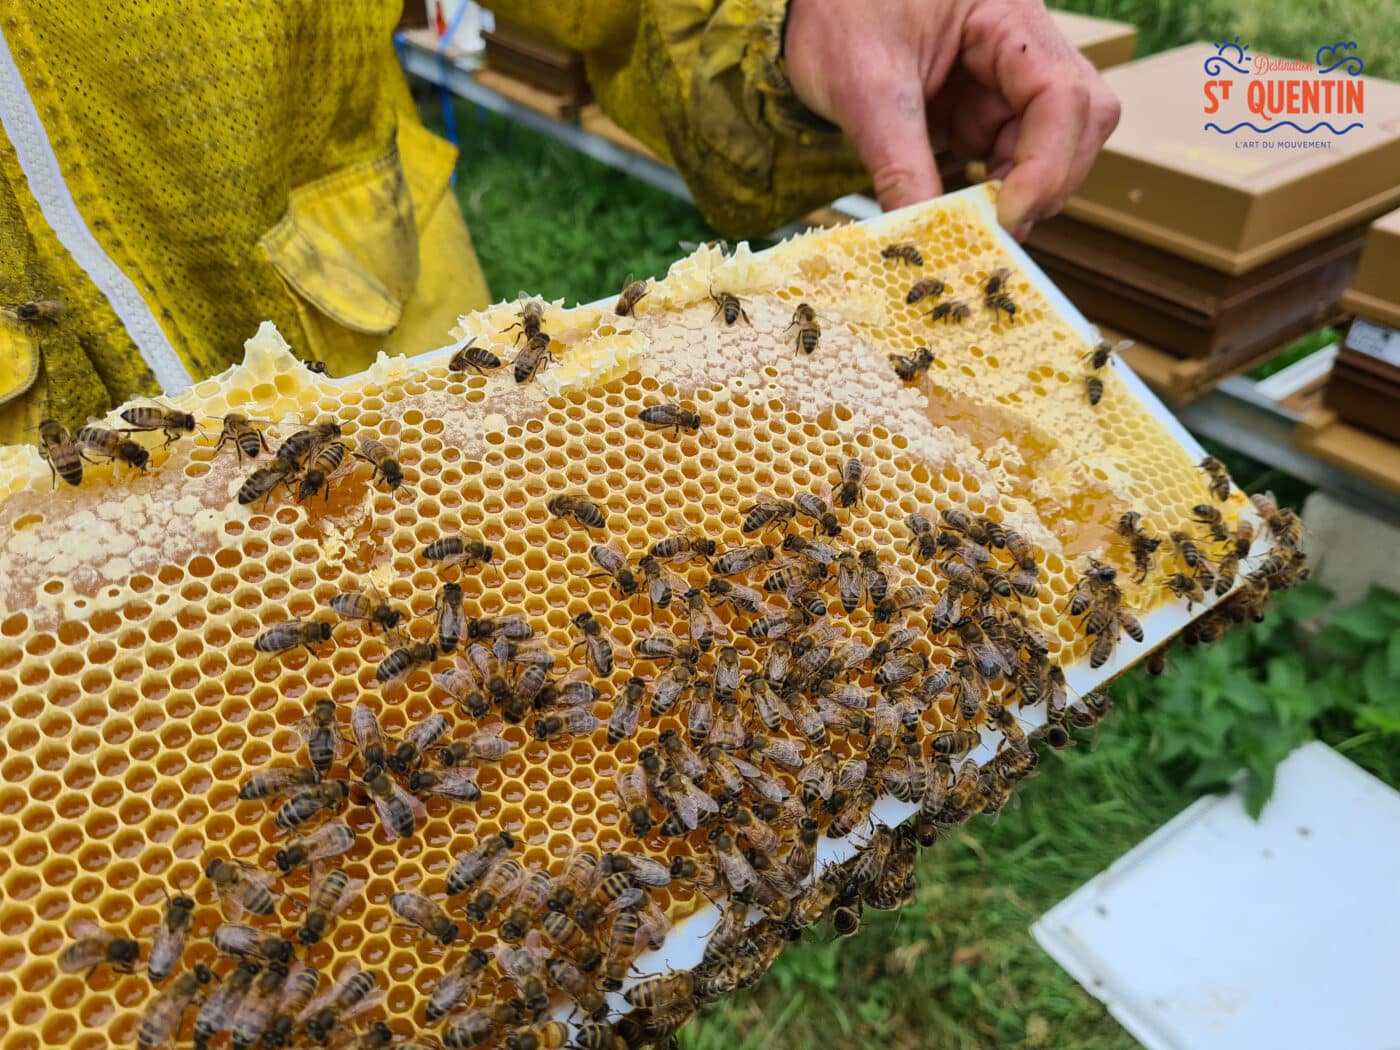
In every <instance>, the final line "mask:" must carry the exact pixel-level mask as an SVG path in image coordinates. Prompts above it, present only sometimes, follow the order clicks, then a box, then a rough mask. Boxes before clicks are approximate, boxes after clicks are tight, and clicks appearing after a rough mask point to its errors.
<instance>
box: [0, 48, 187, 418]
mask: <svg viewBox="0 0 1400 1050" xmlns="http://www.w3.org/2000/svg"><path fill="white" fill-rule="evenodd" d="M0 126H3V127H4V129H5V134H6V135H7V136H8V137H9V140H10V144H11V145H12V146H13V147H14V150H15V155H16V157H18V159H19V166H20V168H21V169H22V170H23V171H24V175H25V177H26V178H27V179H28V180H29V191H30V192H31V193H32V194H34V199H35V200H36V201H37V202H38V204H39V210H40V211H42V212H43V213H44V219H45V221H47V222H48V224H49V226H50V228H51V229H52V230H53V232H54V234H55V236H57V237H58V240H59V242H60V243H61V244H62V245H63V247H64V248H66V249H68V253H69V254H70V255H72V256H73V260H74V262H76V263H77V264H78V265H79V266H80V267H82V269H83V270H84V271H86V273H87V275H88V277H89V278H91V280H92V283H93V284H95V285H96V286H97V290H98V291H99V292H101V293H102V294H103V295H104V296H106V297H107V301H108V302H109V303H111V304H112V309H113V310H114V311H115V312H116V315H117V318H118V319H119V320H120V321H121V323H122V325H123V327H125V328H126V331H127V334H128V335H130V336H131V339H132V341H133V342H134V343H135V344H136V347H137V349H138V350H140V351H141V356H142V358H144V359H145V361H146V364H147V365H148V366H150V369H151V372H152V373H154V375H155V377H156V382H157V383H159V384H160V385H161V388H162V389H163V390H164V391H165V392H166V393H167V394H176V393H179V392H181V391H183V390H184V389H185V388H186V387H188V386H190V385H191V384H192V383H193V382H194V377H193V376H192V375H191V374H190V372H189V370H188V369H187V368H185V364H184V362H183V361H181V360H180V357H179V355H178V354H176V353H175V348H174V347H173V346H171V345H170V340H169V339H168V338H166V335H165V331H164V330H163V329H162V328H161V326H160V323H159V322H158V321H157V320H156V318H155V315H154V314H153V313H151V309H150V307H149V306H148V305H147V303H146V300H145V299H143V298H142V297H141V293H140V292H139V291H137V289H136V285H135V284H133V283H132V281H131V278H129V277H128V276H127V275H126V274H125V273H123V272H122V270H121V268H120V267H119V266H117V264H116V263H114V262H113V261H112V260H111V258H109V257H108V255H107V253H106V252H105V251H103V250H102V246H101V245H100V244H98V243H97V239H96V238H95V237H93V235H92V231H91V230H89V229H88V226H87V222H86V221H84V219H83V216H82V212H80V211H79V210H78V205H77V202H75V201H74V200H73V195H72V193H70V192H69V190H68V184H67V183H65V182H64V181H63V172H62V170H61V169H60V168H59V166H58V157H57V155H56V154H55V153H54V151H53V147H51V146H50V145H49V137H48V134H47V133H46V132H45V131H44V125H43V122H42V121H41V120H40V119H39V111H38V110H37V109H36V108H35V106H34V100H33V99H32V98H30V96H29V89H28V88H27V87H26V86H25V83H24V77H23V75H22V74H21V73H20V71H19V66H17V65H15V60H14V56H13V55H12V54H10V47H9V44H8V42H6V41H5V40H4V39H3V38H0Z"/></svg>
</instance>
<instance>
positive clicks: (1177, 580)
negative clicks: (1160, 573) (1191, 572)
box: [1162, 572, 1206, 610]
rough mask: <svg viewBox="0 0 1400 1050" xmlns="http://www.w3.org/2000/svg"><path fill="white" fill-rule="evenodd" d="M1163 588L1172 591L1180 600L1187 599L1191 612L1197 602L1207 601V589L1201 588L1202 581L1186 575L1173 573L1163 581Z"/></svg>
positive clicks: (1187, 606)
mask: <svg viewBox="0 0 1400 1050" xmlns="http://www.w3.org/2000/svg"><path fill="white" fill-rule="evenodd" d="M1162 583H1163V586H1165V587H1166V588H1167V590H1169V591H1171V592H1172V593H1173V594H1174V595H1176V596H1177V597H1178V598H1185V599H1186V608H1187V609H1188V610H1189V609H1190V608H1191V606H1192V605H1194V604H1195V603H1196V602H1203V601H1205V600H1206V595H1205V589H1204V588H1203V587H1202V586H1201V581H1200V580H1198V579H1196V578H1194V577H1192V576H1187V575H1186V574H1185V573H1180V572H1178V573H1173V574H1172V575H1171V576H1168V577H1167V578H1166V579H1165V580H1163V581H1162Z"/></svg>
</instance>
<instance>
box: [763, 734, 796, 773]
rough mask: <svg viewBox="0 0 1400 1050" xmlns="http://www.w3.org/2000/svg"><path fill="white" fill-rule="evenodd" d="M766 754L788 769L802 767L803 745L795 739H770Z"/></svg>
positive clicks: (765, 750)
mask: <svg viewBox="0 0 1400 1050" xmlns="http://www.w3.org/2000/svg"><path fill="white" fill-rule="evenodd" d="M763 753H764V755H765V756H767V758H768V759H769V760H770V761H772V762H776V763H777V764H778V765H780V766H783V767H784V768H786V769H800V768H801V767H802V747H801V745H799V744H798V743H797V742H796V741H793V740H770V741H769V742H768V746H767V747H766V748H765V749H764V751H763Z"/></svg>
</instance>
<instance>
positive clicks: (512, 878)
mask: <svg viewBox="0 0 1400 1050" xmlns="http://www.w3.org/2000/svg"><path fill="white" fill-rule="evenodd" d="M524 877H525V868H524V866H523V865H521V863H520V861H518V860H516V859H515V858H514V857H506V858H505V859H503V860H501V861H499V862H498V863H495V864H492V865H491V866H490V867H489V868H488V869H487V871H486V874H485V875H484V876H483V877H482V879H481V881H480V883H479V885H478V887H477V891H476V896H474V897H473V898H472V899H471V901H470V902H469V903H468V904H467V909H466V910H467V917H468V918H470V919H471V920H472V922H477V923H480V922H485V921H486V916H487V915H489V914H490V913H491V912H492V911H493V910H494V909H495V907H496V906H497V904H499V903H500V902H501V901H502V900H503V899H504V898H505V897H507V896H509V895H510V893H511V892H512V891H513V890H514V889H515V887H516V886H518V885H519V884H520V880H521V879H523V878H524Z"/></svg>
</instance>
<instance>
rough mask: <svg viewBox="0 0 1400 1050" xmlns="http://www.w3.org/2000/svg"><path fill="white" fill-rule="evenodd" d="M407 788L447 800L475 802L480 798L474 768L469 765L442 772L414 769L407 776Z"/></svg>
mask: <svg viewBox="0 0 1400 1050" xmlns="http://www.w3.org/2000/svg"><path fill="white" fill-rule="evenodd" d="M408 788H409V790H410V791H414V792H417V793H419V794H424V795H432V796H433V797H434V798H445V799H447V801H449V802H476V801H477V800H478V799H480V798H481V789H480V788H479V787H477V786H476V770H474V769H471V768H470V767H467V768H461V769H449V770H444V771H442V772H438V771H435V770H427V769H419V770H416V771H415V772H413V773H412V774H411V775H410V776H409V778H408Z"/></svg>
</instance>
